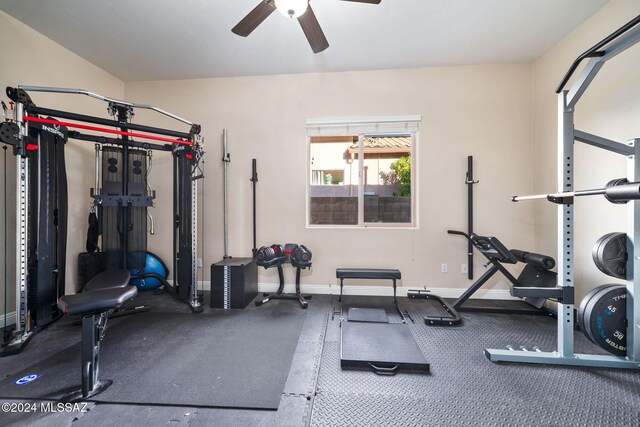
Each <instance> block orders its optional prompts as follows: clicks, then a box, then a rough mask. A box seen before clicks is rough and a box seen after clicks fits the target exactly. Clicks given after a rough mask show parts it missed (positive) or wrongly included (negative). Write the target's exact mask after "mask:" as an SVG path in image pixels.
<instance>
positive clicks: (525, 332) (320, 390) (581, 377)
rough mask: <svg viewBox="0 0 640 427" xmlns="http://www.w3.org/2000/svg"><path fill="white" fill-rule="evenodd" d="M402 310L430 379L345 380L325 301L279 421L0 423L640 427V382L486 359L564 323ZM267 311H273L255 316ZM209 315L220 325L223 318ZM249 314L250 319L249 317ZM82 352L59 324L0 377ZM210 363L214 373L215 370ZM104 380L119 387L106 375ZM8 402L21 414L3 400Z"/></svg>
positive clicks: (133, 418) (207, 417)
mask: <svg viewBox="0 0 640 427" xmlns="http://www.w3.org/2000/svg"><path fill="white" fill-rule="evenodd" d="M141 302H148V303H150V304H151V305H152V307H153V308H152V311H153V312H156V313H185V312H188V310H189V309H188V308H187V307H186V306H184V305H182V304H180V303H177V302H175V301H174V300H172V299H171V298H169V297H168V296H158V295H152V294H150V293H145V294H143V295H141V297H140V298H139V299H138V301H137V303H141ZM295 304H297V303H296V302H294V301H272V302H270V303H269V304H268V305H272V306H271V308H269V309H270V310H277V308H278V307H283V310H286V311H288V310H289V309H290V306H291V305H295ZM344 304H345V308H346V307H347V306H356V307H383V308H385V309H386V310H387V313H388V315H389V320H390V321H391V322H399V321H400V319H399V316H398V315H397V313H396V312H395V309H394V308H393V304H392V303H391V299H390V298H382V297H354V296H347V297H346V298H345V302H344ZM400 305H401V307H402V308H406V309H407V310H408V312H409V313H410V314H411V316H412V317H413V318H414V319H415V323H411V322H409V323H408V328H409V329H410V331H411V333H412V335H413V336H414V338H415V340H416V342H417V343H418V345H419V347H420V349H421V350H422V351H423V353H424V354H425V356H426V358H427V361H428V362H430V364H431V373H430V374H424V373H419V372H400V373H399V374H397V375H396V376H378V375H375V374H373V373H372V372H370V371H368V370H364V369H349V370H342V369H341V368H340V326H339V318H340V316H339V314H335V315H334V311H336V310H339V308H340V305H339V303H338V302H337V300H336V298H335V297H329V296H317V295H316V296H314V298H313V299H312V300H310V303H309V309H308V310H306V311H304V312H303V316H304V321H303V325H302V329H301V331H300V336H299V337H298V341H297V347H296V350H295V354H294V356H293V359H292V362H291V367H290V370H289V375H288V378H287V380H286V384H285V385H284V390H283V392H282V396H281V398H280V405H279V407H278V410H277V411H268V410H243V409H216V408H203V407H190V406H188V405H187V406H185V405H181V406H171V405H166V404H164V405H148V404H122V403H118V404H114V403H99V402H92V403H89V404H88V405H87V407H86V408H85V409H86V412H71V413H65V412H58V413H43V412H40V411H37V412H35V413H27V414H25V413H23V414H16V413H13V414H7V413H1V412H0V425H2V426H6V425H38V426H49V425H51V426H71V425H72V426H85V425H86V426H92V427H93V426H107V425H108V426H112V425H139V426H143V425H145V426H146V425H153V426H162V425H171V426H180V425H189V426H205V425H211V426H213V425H215V426H234V427H239V426H308V425H312V426H359V425H362V426H376V425H384V426H441V425H466V426H479V425H491V426H600V425H602V426H605V425H606V426H627V425H628V426H639V425H640V372H636V371H628V370H612V369H591V368H573V367H555V366H539V365H538V366H534V365H519V364H500V365H496V364H493V363H491V362H489V361H488V360H487V359H486V358H485V357H484V355H483V354H482V350H483V349H484V348H487V347H492V348H505V346H506V345H511V346H513V347H514V348H519V347H520V346H525V347H527V348H529V349H531V348H532V347H533V346H535V345H537V346H539V347H540V348H541V349H542V350H550V349H553V348H554V347H555V320H554V319H552V318H550V317H545V316H516V315H491V314H472V313H468V314H467V313H465V314H464V316H463V317H464V324H463V325H462V326H460V327H428V326H426V325H424V324H423V323H422V316H421V313H424V312H425V310H426V308H427V307H428V303H427V302H426V301H424V300H407V299H400ZM261 309H267V306H264V307H253V305H251V306H250V307H248V308H247V310H261ZM205 311H206V312H209V314H211V312H212V311H214V310H211V309H208V308H207V309H206V310H205ZM301 311H302V310H301ZM239 313H241V314H240V318H242V313H243V312H242V311H240V312H239ZM214 314H215V313H214ZM345 314H346V312H345ZM194 316H197V315H194ZM234 316H235V314H234ZM130 319H134V318H130ZM122 321H123V319H122V318H120V319H114V320H113V321H112V322H111V325H112V326H113V325H114V324H115V323H118V322H122ZM194 324H198V322H194ZM230 325H233V323H231V324H230ZM231 327H232V326H231ZM203 333H206V332H203ZM107 334H109V331H107ZM576 336H577V339H576V351H580V352H590V353H601V351H598V349H597V348H596V347H595V346H593V345H592V344H590V343H589V342H587V340H586V339H584V338H583V337H582V335H581V334H579V333H578V334H577V335H576ZM118 338H119V339H126V337H122V336H119V337H118ZM79 340H80V330H79V328H70V327H69V324H68V321H67V320H61V321H59V322H57V323H55V324H54V325H52V326H50V327H49V328H48V329H46V330H44V331H43V332H41V333H40V334H38V335H37V336H36V337H35V338H34V339H33V340H32V342H31V343H30V344H29V346H28V347H27V348H26V350H25V351H24V352H23V353H22V354H21V355H18V356H12V357H7V358H3V359H0V374H1V375H2V378H7V377H9V376H11V375H13V374H15V373H17V372H20V371H22V370H24V369H25V368H27V367H29V366H32V365H35V364H38V363H42V362H45V363H46V360H47V359H49V358H51V357H52V356H53V355H55V354H56V353H59V352H60V351H62V350H64V349H66V348H68V347H70V346H73V345H76V344H77V342H78V341H79ZM166 344H167V345H170V343H169V342H166ZM156 345H157V344H156ZM160 345H162V342H160ZM221 345H222V343H221ZM108 352H109V346H108V345H106V344H105V346H103V348H102V353H101V354H102V356H103V357H105V358H107V357H108V355H107V354H108ZM231 356H232V355H231ZM264 356H265V354H261V353H260V352H258V354H255V363H256V364H260V363H261V358H263V357H264ZM136 363H139V361H136V360H131V361H128V362H126V363H123V364H122V368H123V369H131V370H136V369H137V368H136ZM201 363H203V364H204V363H215V360H202V361H201ZM78 375H79V373H78ZM101 377H103V378H111V376H110V375H109V372H108V371H107V370H106V367H105V369H103V370H102V372H101ZM78 382H79V378H78ZM196 392H197V391H196ZM0 401H1V402H2V403H5V402H18V401H17V400H9V399H4V398H1V397H0ZM22 402H28V401H22ZM38 403H39V402H38Z"/></svg>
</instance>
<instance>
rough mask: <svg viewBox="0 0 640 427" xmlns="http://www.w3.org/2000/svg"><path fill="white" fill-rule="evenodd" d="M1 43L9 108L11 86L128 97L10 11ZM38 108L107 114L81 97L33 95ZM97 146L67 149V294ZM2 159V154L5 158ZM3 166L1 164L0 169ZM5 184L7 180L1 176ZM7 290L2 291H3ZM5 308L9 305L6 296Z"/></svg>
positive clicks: (2, 21)
mask: <svg viewBox="0 0 640 427" xmlns="http://www.w3.org/2000/svg"><path fill="white" fill-rule="evenodd" d="M0 40H2V55H3V58H4V60H3V62H2V68H1V70H0V88H2V92H1V95H0V99H3V100H4V101H5V103H7V104H8V101H9V100H8V99H7V98H6V95H5V94H4V88H5V87H6V86H17V85H37V86H57V87H72V88H82V89H88V90H92V91H94V92H98V93H101V94H105V95H110V96H113V97H116V98H122V97H124V84H123V83H122V82H121V81H120V80H118V79H116V78H115V77H113V76H111V75H110V74H108V73H106V72H105V71H103V70H101V69H100V68H98V67H96V66H95V65H93V64H90V63H89V62H87V61H85V60H84V59H82V58H80V57H79V56H77V55H75V54H74V53H72V52H70V51H68V50H66V49H64V48H63V47H61V46H60V45H58V44H56V43H54V42H53V41H51V40H50V39H48V38H46V37H45V36H43V35H42V34H40V33H38V32H36V31H34V30H32V29H31V28H29V27H27V26H26V25H24V24H22V23H21V22H19V21H17V20H16V19H14V18H12V17H10V16H9V15H7V14H5V13H4V12H0ZM32 99H33V101H34V102H35V103H36V104H37V105H42V106H46V107H49V108H56V109H61V110H68V111H77V112H81V113H84V114H91V115H99V116H105V114H106V110H105V108H106V106H105V104H104V103H103V102H100V101H96V100H92V99H90V98H86V97H80V96H76V95H50V94H38V93H33V94H32ZM92 153H93V145H92V144H91V143H87V142H80V141H73V140H71V141H70V142H69V145H68V146H67V150H66V160H67V174H68V180H69V238H68V258H67V285H66V289H67V292H75V289H76V270H77V269H76V259H77V254H78V253H79V252H82V251H84V246H85V241H86V229H87V226H86V223H87V213H88V207H89V200H90V199H89V196H88V195H89V187H91V186H92V183H93V156H92ZM0 155H1V154H0ZM8 162H9V165H10V167H9V177H10V179H9V182H8V188H9V191H8V197H9V205H10V206H9V209H8V210H9V215H8V220H9V232H8V233H7V234H8V236H7V237H8V239H9V242H8V250H7V253H8V256H9V260H8V265H9V268H8V270H9V271H8V274H9V280H8V283H9V286H8V288H9V293H10V295H9V298H8V308H7V312H8V313H11V312H12V311H13V310H14V306H15V296H14V295H15V289H14V287H15V279H14V277H15V271H14V270H15V268H14V266H15V251H14V249H13V248H14V244H15V225H14V224H15V213H14V206H15V191H14V189H15V179H14V176H13V174H14V173H15V157H13V156H12V155H8ZM0 167H1V166H0ZM0 180H1V178H0ZM2 233H3V227H1V226H0V241H3V236H2ZM2 269H3V260H0V277H4V271H3V270H2ZM0 292H2V291H0ZM0 307H1V308H0V310H4V301H3V297H2V294H0Z"/></svg>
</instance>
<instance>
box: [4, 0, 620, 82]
mask: <svg viewBox="0 0 640 427" xmlns="http://www.w3.org/2000/svg"><path fill="white" fill-rule="evenodd" d="M259 1H261V0H101V1H96V0H55V1H53V0H48V1H44V0H0V10H3V11H5V12H6V13H8V14H9V15H12V16H14V17H15V18H17V19H19V20H20V21H22V22H24V23H25V24H27V25H29V26H30V27H32V28H34V29H35V30H37V31H39V32H40V33H42V34H44V35H46V36H48V37H49V38H51V39H53V40H54V41H56V42H58V43H59V44H61V45H62V46H64V47H66V48H67V49H69V50H71V51H73V52H75V53H77V54H78V55H80V56H82V57H84V58H86V59H87V60H88V61H90V62H92V63H94V64H96V65H97V66H99V67H100V68H102V69H104V70H106V71H108V72H110V73H111V74H113V75H114V76H116V77H118V78H120V79H121V80H124V81H136V80H165V79H191V78H200V77H225V76H244V75H261V74H285V73H306V72H327V71H346V70H370V69H389V68H411V67H424V66H445V65H467V64H496V63H529V62H532V61H533V60H535V59H536V58H538V57H539V56H540V55H542V54H543V53H544V52H545V51H546V50H548V49H549V48H551V47H552V46H554V45H555V44H556V43H557V42H558V41H560V40H561V39H562V38H563V37H564V36H565V35H566V34H568V33H569V32H570V31H571V30H572V29H574V28H575V27H577V26H578V25H579V24H580V23H582V22H584V21H585V20H586V19H587V18H588V17H590V16H591V15H593V14H594V13H595V12H596V11H597V10H599V9H600V8H601V7H602V6H603V5H604V4H606V3H607V1H608V0H382V3H381V4H379V5H370V4H361V3H352V2H348V1H339V0H311V5H312V6H313V9H314V11H315V13H316V16H317V17H318V20H319V22H320V25H321V26H322V28H323V30H324V32H325V35H326V37H327V39H328V40H329V44H330V47H329V48H328V49H327V50H325V51H324V52H322V53H320V54H317V55H314V54H313V52H312V51H311V48H310V47H309V45H308V44H307V40H306V38H305V36H304V34H303V32H302V30H301V28H300V25H299V24H298V22H297V21H296V20H290V19H288V18H286V17H284V16H282V15H280V14H279V13H278V12H275V13H273V14H272V15H271V16H270V17H269V18H267V20H266V21H265V22H263V23H262V25H260V26H259V27H258V28H257V29H256V30H255V31H254V32H253V33H252V34H251V35H249V37H247V38H243V37H239V36H237V35H235V34H233V33H232V32H231V28H232V27H233V26H234V25H235V24H237V23H238V21H240V19H242V18H243V17H244V16H245V15H246V14H247V13H248V12H249V11H250V10H252V9H253V8H254V7H255V6H256V5H257V4H258V2H259Z"/></svg>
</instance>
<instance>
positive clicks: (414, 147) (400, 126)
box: [305, 115, 422, 229]
mask: <svg viewBox="0 0 640 427" xmlns="http://www.w3.org/2000/svg"><path fill="white" fill-rule="evenodd" d="M421 121H422V116H421V115H409V116H375V117H350V118H327V119H307V122H306V125H307V140H306V143H307V150H306V152H307V167H306V170H305V173H306V175H307V178H306V184H307V188H306V202H305V203H306V227H307V228H401V229H412V228H413V229H415V228H418V226H419V224H418V217H419V211H418V181H419V180H418V173H419V172H418V146H419V128H420V122H421ZM399 134H405V135H410V136H411V222H408V223H389V222H384V223H380V222H364V182H363V179H364V162H363V161H362V160H363V159H364V157H363V150H364V148H363V144H362V140H363V138H364V137H365V136H384V135H399ZM328 135H358V150H359V153H358V159H359V160H358V168H359V178H360V179H359V184H358V224H350V225H340V224H311V212H310V211H311V199H310V186H311V174H310V171H311V138H312V137H314V136H328Z"/></svg>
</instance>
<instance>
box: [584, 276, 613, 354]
mask: <svg viewBox="0 0 640 427" xmlns="http://www.w3.org/2000/svg"><path fill="white" fill-rule="evenodd" d="M609 286H611V285H610V284H609V285H600V286H598V287H596V288H593V289H591V291H589V293H587V294H586V295H585V296H584V298H582V302H581V303H580V308H578V324H579V325H580V329H581V330H582V332H583V333H584V335H585V336H586V337H587V338H589V341H591V342H593V343H594V344H595V342H594V341H593V338H591V337H590V336H589V331H588V327H587V326H586V325H587V324H588V323H589V322H588V321H587V320H586V319H585V317H584V313H585V311H587V307H590V306H589V302H590V301H591V299H592V298H593V296H594V295H595V294H597V293H598V292H600V291H601V290H602V289H604V288H608V287H609Z"/></svg>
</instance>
